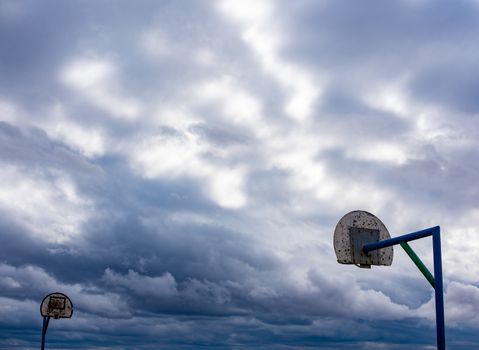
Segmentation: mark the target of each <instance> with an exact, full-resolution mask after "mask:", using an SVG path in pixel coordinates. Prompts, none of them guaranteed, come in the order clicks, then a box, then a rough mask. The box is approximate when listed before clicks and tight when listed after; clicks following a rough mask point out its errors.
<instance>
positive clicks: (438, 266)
mask: <svg viewBox="0 0 479 350" xmlns="http://www.w3.org/2000/svg"><path fill="white" fill-rule="evenodd" d="M432 249H433V255H434V279H435V287H436V288H435V297H436V334H437V349H438V350H445V349H446V329H445V323H444V293H443V284H442V259H441V229H440V228H439V226H437V227H434V231H433V234H432Z"/></svg>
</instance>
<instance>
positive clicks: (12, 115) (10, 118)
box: [0, 99, 18, 123]
mask: <svg viewBox="0 0 479 350" xmlns="http://www.w3.org/2000/svg"><path fill="white" fill-rule="evenodd" d="M17 118H18V117H17V111H16V108H15V106H14V105H12V104H11V103H9V102H8V101H5V100H2V99H0V120H1V121H6V122H10V123H12V122H15V121H16V120H17Z"/></svg>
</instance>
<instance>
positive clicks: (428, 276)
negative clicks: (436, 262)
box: [400, 242, 436, 289]
mask: <svg viewBox="0 0 479 350" xmlns="http://www.w3.org/2000/svg"><path fill="white" fill-rule="evenodd" d="M400 244H401V247H402V248H403V249H404V251H405V252H406V254H407V255H409V257H410V258H411V260H412V261H413V262H414V264H416V266H417V268H418V269H419V271H421V273H422V274H423V275H424V277H426V279H427V280H428V281H429V283H430V284H431V286H432V288H434V289H435V288H436V287H435V286H436V283H435V281H434V277H433V275H432V274H431V273H430V272H429V270H428V269H427V267H426V265H424V263H423V262H422V261H421V259H420V258H419V257H418V256H417V255H416V253H415V252H414V250H413V249H412V248H411V246H410V245H409V244H407V242H401V243H400Z"/></svg>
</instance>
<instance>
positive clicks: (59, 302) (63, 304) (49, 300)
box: [40, 293, 73, 350]
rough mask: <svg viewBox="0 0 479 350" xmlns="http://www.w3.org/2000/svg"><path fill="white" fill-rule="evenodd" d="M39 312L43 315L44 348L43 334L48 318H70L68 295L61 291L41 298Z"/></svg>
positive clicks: (70, 310)
mask: <svg viewBox="0 0 479 350" xmlns="http://www.w3.org/2000/svg"><path fill="white" fill-rule="evenodd" d="M40 314H41V315H42V316H43V327H42V347H41V349H42V350H44V349H45V335H46V333H47V328H48V323H49V322H50V318H51V317H53V318H54V319H59V318H70V317H72V315H73V304H72V301H71V300H70V298H69V297H67V296H66V295H65V294H63V293H51V294H48V295H47V296H46V297H45V298H43V300H42V303H41V304H40Z"/></svg>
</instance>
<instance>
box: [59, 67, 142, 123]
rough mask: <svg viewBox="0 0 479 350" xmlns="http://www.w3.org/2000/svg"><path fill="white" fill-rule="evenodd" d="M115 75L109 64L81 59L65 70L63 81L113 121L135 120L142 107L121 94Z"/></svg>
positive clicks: (134, 100) (61, 75)
mask: <svg viewBox="0 0 479 350" xmlns="http://www.w3.org/2000/svg"><path fill="white" fill-rule="evenodd" d="M116 72H117V68H116V67H115V66H114V65H113V63H111V62H108V61H106V60H101V59H78V60H75V61H73V62H70V63H69V64H68V65H66V66H65V67H64V68H63V70H62V71H61V73H60V79H61V81H62V82H63V83H64V84H66V85H67V86H69V87H71V88H73V89H75V90H76V91H78V92H79V93H80V94H81V96H83V97H84V98H85V99H86V100H87V101H89V102H90V103H92V104H93V105H94V106H96V107H98V108H100V109H102V110H104V111H106V112H108V113H110V115H111V116H112V117H114V118H121V119H125V120H133V119H136V118H137V117H139V115H140V113H141V112H142V106H141V104H140V103H139V102H138V101H137V100H136V99H134V98H132V97H130V96H127V95H126V94H125V93H123V92H121V89H120V88H119V87H118V86H117V85H118V82H117V81H116V76H115V75H116Z"/></svg>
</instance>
